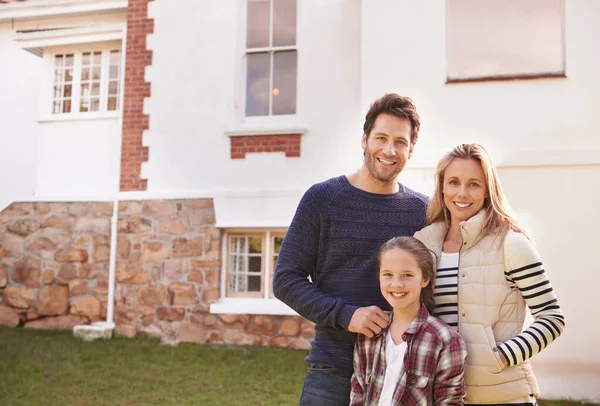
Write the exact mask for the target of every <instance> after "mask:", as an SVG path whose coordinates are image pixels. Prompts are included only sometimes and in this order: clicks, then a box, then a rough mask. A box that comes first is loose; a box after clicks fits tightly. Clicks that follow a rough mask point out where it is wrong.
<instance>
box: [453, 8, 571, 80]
mask: <svg viewBox="0 0 600 406" xmlns="http://www.w3.org/2000/svg"><path fill="white" fill-rule="evenodd" d="M451 1H452V0H446V2H445V16H444V19H445V25H446V31H445V37H446V39H445V51H446V58H445V59H446V69H445V76H446V84H453V83H465V82H488V81H507V80H533V79H544V78H566V77H567V75H566V58H567V54H566V26H565V13H566V6H565V1H564V0H560V2H561V5H560V13H561V21H560V27H561V44H560V47H561V54H562V61H561V62H562V66H561V69H560V71H556V72H551V71H545V70H544V69H539V71H537V69H536V72H534V73H521V72H517V73H506V74H503V73H490V74H481V75H472V74H469V75H468V77H458V76H456V77H455V76H453V75H452V74H451V70H450V62H449V52H450V51H449V49H450V42H449V40H450V37H451V36H450V35H449V30H450V28H449V27H450V24H451V23H450V20H449V18H450V14H449V8H450V3H451Z"/></svg>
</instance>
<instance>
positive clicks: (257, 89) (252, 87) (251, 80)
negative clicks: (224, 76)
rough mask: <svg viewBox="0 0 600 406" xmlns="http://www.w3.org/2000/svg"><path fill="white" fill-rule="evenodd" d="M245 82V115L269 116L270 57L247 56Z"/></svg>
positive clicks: (260, 54)
mask: <svg viewBox="0 0 600 406" xmlns="http://www.w3.org/2000/svg"><path fill="white" fill-rule="evenodd" d="M247 60H248V70H247V79H246V80H247V82H246V115H247V116H267V115H269V74H270V69H271V68H270V56H269V54H268V53H259V54H248V59H247Z"/></svg>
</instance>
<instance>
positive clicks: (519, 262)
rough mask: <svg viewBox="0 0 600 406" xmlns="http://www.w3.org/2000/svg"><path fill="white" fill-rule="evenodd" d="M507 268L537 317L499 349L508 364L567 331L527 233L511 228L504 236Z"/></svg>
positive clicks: (549, 284) (518, 360)
mask: <svg viewBox="0 0 600 406" xmlns="http://www.w3.org/2000/svg"><path fill="white" fill-rule="evenodd" d="M504 262H505V269H506V271H505V272H504V274H505V277H506V280H507V282H508V283H509V284H512V285H514V286H516V287H517V288H518V289H519V291H520V292H521V295H523V299H525V302H526V303H527V306H528V307H529V310H530V311H531V314H532V316H533V317H534V319H535V321H534V322H533V323H532V324H531V325H530V326H529V327H528V328H527V329H525V330H523V331H522V332H521V333H520V334H518V335H517V336H515V337H513V338H511V339H510V340H508V341H506V342H504V343H502V344H500V345H499V346H498V349H499V351H500V353H501V354H502V355H503V357H504V360H505V361H506V363H507V365H508V366H512V365H518V364H520V363H522V362H523V361H525V360H528V359H529V358H531V357H533V356H534V355H535V354H537V353H538V352H540V351H541V350H543V349H544V348H546V347H547V346H548V345H550V343H551V342H553V341H554V340H556V339H557V338H558V337H559V336H560V335H561V334H562V332H563V329H564V327H565V319H564V317H563V315H562V313H561V310H560V305H559V304H558V299H557V298H556V294H555V293H554V290H553V288H552V284H551V283H550V280H549V279H548V276H547V275H546V272H545V271H544V265H543V264H542V260H541V258H540V256H539V254H538V253H537V251H536V249H535V248H534V246H533V243H532V242H531V241H529V240H528V239H527V238H526V237H525V236H524V235H522V234H520V233H515V232H512V231H509V232H508V234H507V236H506V238H505V240H504Z"/></svg>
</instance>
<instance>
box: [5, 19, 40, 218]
mask: <svg viewBox="0 0 600 406" xmlns="http://www.w3.org/2000/svg"><path fill="white" fill-rule="evenodd" d="M0 61H1V62H0V94H1V96H0V123H1V127H0V145H1V146H2V147H1V148H0V174H1V175H0V211H1V210H3V209H4V208H5V207H6V206H7V205H8V204H10V203H12V201H13V200H14V199H16V198H19V197H22V196H31V195H33V193H34V189H35V174H36V157H37V148H36V139H37V138H36V137H37V134H36V131H35V129H36V123H35V119H36V117H37V114H38V103H37V100H38V91H37V87H36V86H35V85H32V84H34V83H36V82H37V81H38V80H39V78H40V76H41V73H42V68H43V66H42V60H41V59H40V58H38V57H37V56H34V55H32V54H30V53H28V52H25V51H23V50H22V49H20V48H19V47H18V46H17V45H16V44H15V42H14V41H13V39H12V35H11V27H10V24H8V23H0Z"/></svg>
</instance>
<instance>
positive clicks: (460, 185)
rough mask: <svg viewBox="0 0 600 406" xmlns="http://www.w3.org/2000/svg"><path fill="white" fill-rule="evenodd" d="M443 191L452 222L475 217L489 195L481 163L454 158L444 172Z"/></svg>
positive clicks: (456, 222)
mask: <svg viewBox="0 0 600 406" xmlns="http://www.w3.org/2000/svg"><path fill="white" fill-rule="evenodd" d="M442 192H443V195H444V204H445V205H446V207H447V208H448V210H449V211H450V222H451V224H458V223H460V222H461V221H466V220H468V219H470V218H471V217H473V216H474V215H475V214H477V213H478V212H479V210H481V208H482V207H483V203H484V202H485V198H486V197H488V193H487V184H486V181H485V176H484V174H483V168H482V167H481V164H480V163H479V162H478V161H476V160H474V159H460V158H456V159H454V161H452V162H451V163H450V165H448V167H447V168H446V171H445V173H444V184H443V189H442Z"/></svg>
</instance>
